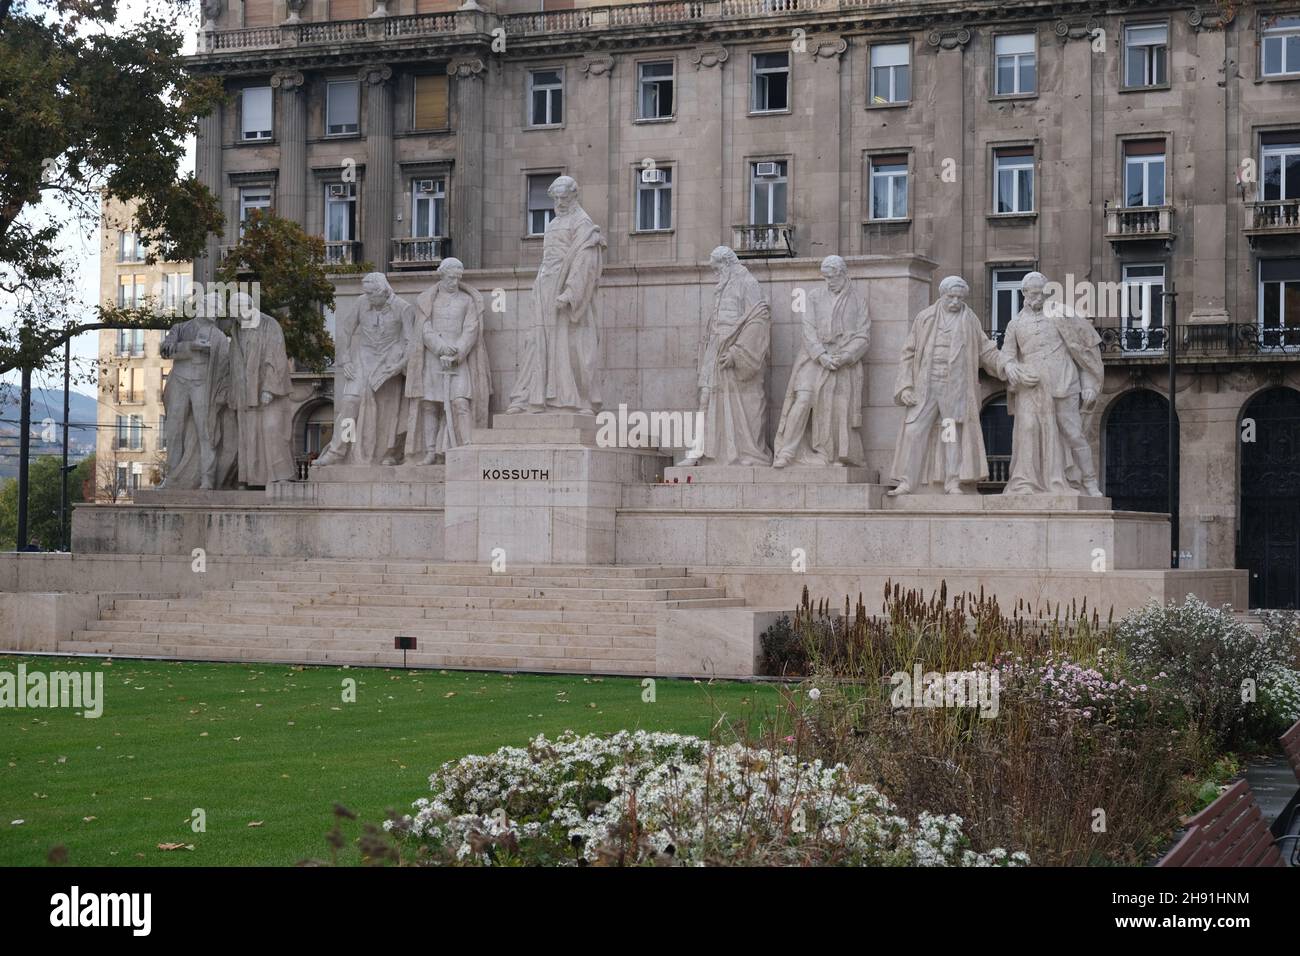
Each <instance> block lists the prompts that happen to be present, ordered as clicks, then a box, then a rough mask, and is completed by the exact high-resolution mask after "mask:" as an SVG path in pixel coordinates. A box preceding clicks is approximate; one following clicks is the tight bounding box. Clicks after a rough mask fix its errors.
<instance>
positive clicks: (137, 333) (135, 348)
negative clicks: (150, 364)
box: [117, 329, 144, 357]
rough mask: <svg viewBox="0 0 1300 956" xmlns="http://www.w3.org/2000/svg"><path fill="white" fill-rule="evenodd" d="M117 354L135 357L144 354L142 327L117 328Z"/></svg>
mask: <svg viewBox="0 0 1300 956" xmlns="http://www.w3.org/2000/svg"><path fill="white" fill-rule="evenodd" d="M117 354H118V355H124V356H137V357H138V356H141V355H144V329H118V330H117Z"/></svg>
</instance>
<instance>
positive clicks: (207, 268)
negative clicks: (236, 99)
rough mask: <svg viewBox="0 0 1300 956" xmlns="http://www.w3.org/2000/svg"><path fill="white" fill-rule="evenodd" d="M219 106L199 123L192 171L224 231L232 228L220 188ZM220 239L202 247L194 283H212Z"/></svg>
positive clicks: (217, 238) (196, 265)
mask: <svg viewBox="0 0 1300 956" xmlns="http://www.w3.org/2000/svg"><path fill="white" fill-rule="evenodd" d="M221 113H222V110H221V104H220V103H218V104H217V105H216V106H214V107H212V112H211V113H209V114H208V115H207V116H204V117H202V118H201V119H200V120H199V128H198V133H197V136H196V144H195V146H196V151H195V168H196V172H197V174H198V180H199V182H201V183H202V184H203V185H204V186H207V187H208V189H209V190H210V191H211V192H212V195H214V196H216V197H217V202H218V203H219V204H220V206H221V209H222V211H223V212H225V213H226V215H227V218H226V228H227V230H231V234H232V235H233V232H234V230H233V229H232V227H231V223H230V218H229V212H230V211H229V208H228V207H227V205H226V203H225V201H224V200H225V193H224V190H223V189H222V188H221V187H222V178H223V176H222V170H221ZM222 241H223V240H222V237H221V236H219V235H217V234H215V233H213V234H212V235H209V236H208V238H207V240H206V242H205V243H204V247H203V252H202V254H201V255H200V256H199V257H198V259H197V260H196V261H195V263H194V281H196V282H211V281H212V280H213V278H214V277H215V275H216V271H217V266H218V265H219V264H220V262H221V245H222Z"/></svg>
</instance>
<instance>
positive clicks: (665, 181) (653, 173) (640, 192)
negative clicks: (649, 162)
mask: <svg viewBox="0 0 1300 956" xmlns="http://www.w3.org/2000/svg"><path fill="white" fill-rule="evenodd" d="M672 227H673V171H672V170H671V169H668V168H665V167H662V166H655V167H652V168H650V169H638V170H637V184H636V228H637V232H653V231H654V230H656V229H671V228H672Z"/></svg>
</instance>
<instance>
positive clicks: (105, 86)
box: [0, 0, 224, 373]
mask: <svg viewBox="0 0 1300 956" xmlns="http://www.w3.org/2000/svg"><path fill="white" fill-rule="evenodd" d="M118 7H119V3H118V0H0V130H2V131H3V134H2V135H0V292H4V293H8V294H10V295H11V296H13V297H14V299H15V300H16V308H15V310H14V314H15V319H16V321H12V322H10V323H7V324H6V325H0V373H3V372H6V371H9V370H10V369H13V368H21V367H27V368H39V367H41V366H42V365H43V364H44V363H45V361H46V359H47V357H49V356H50V355H52V354H53V353H55V352H56V351H57V349H58V347H59V346H61V345H62V343H63V342H64V340H65V339H67V338H68V337H70V336H73V335H77V334H80V333H81V332H86V331H92V330H94V329H99V328H114V327H121V326H123V325H139V326H143V327H148V328H162V327H164V326H165V325H167V324H169V323H168V321H167V320H166V319H165V318H164V317H163V316H160V315H158V314H157V313H154V312H150V311H138V312H120V311H118V310H115V309H111V308H107V307H100V308H99V309H98V310H97V312H98V315H97V316H95V317H94V318H93V319H91V320H87V318H86V317H85V316H80V315H78V316H71V315H68V314H67V306H66V303H67V301H68V298H69V297H68V294H67V293H68V291H69V277H70V275H71V266H72V264H71V263H70V262H69V261H68V260H67V259H66V258H65V257H64V255H63V252H62V250H60V249H59V248H57V245H56V243H57V241H58V236H59V233H60V231H61V230H62V229H63V227H64V226H67V225H80V226H81V227H83V228H84V229H85V230H86V231H89V230H90V229H92V228H93V227H94V226H95V225H96V224H97V222H98V217H99V210H100V203H101V200H102V198H103V196H105V195H107V196H112V197H115V198H118V199H122V200H131V199H135V200H137V201H138V203H139V211H138V214H137V224H138V227H139V230H140V232H141V234H142V235H143V237H144V238H145V239H146V240H147V241H148V242H149V249H150V261H156V260H157V259H158V258H163V259H169V260H178V261H179V260H185V259H193V258H195V257H196V256H197V255H198V253H199V252H200V251H201V250H202V248H203V246H204V243H205V240H206V239H207V236H208V235H209V234H210V233H212V232H218V231H220V230H221V228H222V224H223V222H224V217H223V216H222V214H221V211H220V205H219V203H218V201H217V199H216V198H215V197H214V196H213V195H212V194H211V192H209V190H208V189H207V188H206V187H205V186H203V185H202V184H201V183H199V182H198V181H197V180H196V179H195V178H194V176H193V175H192V174H182V173H181V172H180V164H181V162H182V161H183V159H184V156H185V140H186V137H187V136H188V135H189V134H191V133H193V132H194V131H195V129H196V127H197V122H198V119H199V117H201V116H204V115H207V114H208V113H209V112H211V110H212V109H213V107H214V106H215V105H216V104H217V103H218V102H219V101H220V99H221V98H222V97H223V96H224V93H223V91H222V89H221V85H220V83H219V82H218V81H216V80H214V79H208V78H197V77H193V76H190V75H188V74H186V72H185V71H184V68H183V61H182V57H181V44H182V42H183V41H182V37H183V29H184V28H183V27H182V26H181V25H180V15H179V11H180V10H181V9H182V8H181V6H180V5H174V6H173V7H172V9H171V11H170V12H169V13H167V14H163V13H161V12H160V11H159V9H158V8H151V10H150V12H149V13H147V14H146V15H145V16H144V17H143V19H142V20H141V22H140V23H139V24H137V25H135V26H132V27H129V28H115V29H114V30H113V32H111V33H110V32H108V28H109V27H110V26H114V27H115V25H116V21H117V14H118ZM47 200H53V201H52V202H51V201H47ZM60 209H62V210H63V211H59V210H60Z"/></svg>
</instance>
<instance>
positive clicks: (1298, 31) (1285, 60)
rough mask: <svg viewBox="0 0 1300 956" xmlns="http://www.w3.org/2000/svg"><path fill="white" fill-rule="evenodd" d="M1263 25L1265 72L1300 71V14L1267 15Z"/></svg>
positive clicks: (1275, 73) (1283, 72) (1269, 73)
mask: <svg viewBox="0 0 1300 956" xmlns="http://www.w3.org/2000/svg"><path fill="white" fill-rule="evenodd" d="M1263 27H1264V40H1263V44H1262V46H1263V50H1262V53H1263V57H1264V64H1263V74H1264V75H1265V76H1286V75H1287V74H1288V73H1300V16H1289V17H1281V16H1279V17H1265V18H1264V20H1263Z"/></svg>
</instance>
